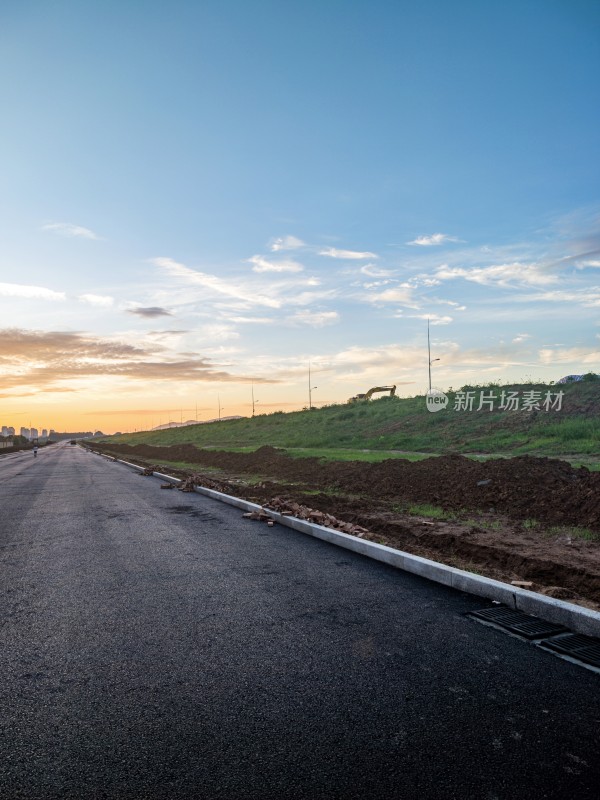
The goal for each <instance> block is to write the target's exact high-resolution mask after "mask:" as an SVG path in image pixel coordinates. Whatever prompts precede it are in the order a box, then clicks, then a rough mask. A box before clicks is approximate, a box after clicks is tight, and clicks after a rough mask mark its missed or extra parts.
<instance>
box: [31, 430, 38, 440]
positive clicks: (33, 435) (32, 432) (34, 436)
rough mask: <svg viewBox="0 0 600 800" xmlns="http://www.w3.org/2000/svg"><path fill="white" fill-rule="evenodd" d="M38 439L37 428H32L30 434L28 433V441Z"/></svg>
mask: <svg viewBox="0 0 600 800" xmlns="http://www.w3.org/2000/svg"><path fill="white" fill-rule="evenodd" d="M38 437H39V434H38V429H37V428H32V429H31V430H30V432H29V438H30V439H37V438H38Z"/></svg>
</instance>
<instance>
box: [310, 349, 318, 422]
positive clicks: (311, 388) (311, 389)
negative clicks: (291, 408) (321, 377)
mask: <svg viewBox="0 0 600 800" xmlns="http://www.w3.org/2000/svg"><path fill="white" fill-rule="evenodd" d="M311 383H312V381H311V379H310V361H309V362H308V410H309V411H312V391H313V389H318V388H319V387H318V386H311Z"/></svg>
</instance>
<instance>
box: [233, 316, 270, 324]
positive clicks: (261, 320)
mask: <svg viewBox="0 0 600 800" xmlns="http://www.w3.org/2000/svg"><path fill="white" fill-rule="evenodd" d="M229 321H230V322H235V323H236V324H240V325H272V324H273V323H274V322H275V319H273V317H229Z"/></svg>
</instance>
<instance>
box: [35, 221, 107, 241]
mask: <svg viewBox="0 0 600 800" xmlns="http://www.w3.org/2000/svg"><path fill="white" fill-rule="evenodd" d="M42 230H43V231H51V232H52V233H57V234H59V236H66V237H67V238H69V239H96V240H97V239H99V238H100V237H99V236H98V235H97V234H95V233H94V231H92V230H90V229H89V228H83V227H82V226H81V225H73V223H71V222H48V223H47V224H46V225H42Z"/></svg>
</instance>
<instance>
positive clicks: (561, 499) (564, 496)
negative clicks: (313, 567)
mask: <svg viewBox="0 0 600 800" xmlns="http://www.w3.org/2000/svg"><path fill="white" fill-rule="evenodd" d="M104 447H105V448H107V449H108V448H109V447H110V450H111V451H113V452H117V453H120V454H122V455H132V456H137V457H139V458H143V459H147V460H151V461H153V462H154V461H157V460H159V459H160V460H163V461H179V462H181V461H183V462H186V463H188V464H197V465H202V466H204V467H212V468H218V469H221V470H224V471H225V472H229V473H246V474H247V473H251V474H255V475H261V476H266V477H269V478H272V479H274V480H275V481H280V482H287V483H297V484H304V485H306V486H307V487H310V488H315V487H318V488H320V489H338V490H341V491H343V492H345V493H347V494H351V495H363V496H366V497H367V498H379V499H385V500H388V501H392V502H395V503H397V504H402V503H405V504H406V503H431V504H434V505H439V506H441V507H442V508H445V509H447V510H455V511H456V510H461V509H472V510H481V511H489V510H490V509H493V510H494V511H495V512H499V513H502V514H506V515H507V516H509V517H512V518H513V519H519V520H524V519H535V520H538V521H540V522H544V523H546V524H549V525H579V526H582V527H589V528H593V529H594V530H600V473H595V472H589V471H588V470H587V468H586V467H579V468H577V469H575V468H573V467H571V466H570V464H568V463H567V462H566V461H560V460H559V459H550V458H538V457H533V456H519V457H517V458H499V459H492V460H489V461H485V462H482V461H474V460H472V459H469V458H465V457H464V456H461V455H446V456H439V457H434V458H427V459H425V460H423V461H416V462H411V461H407V460H405V459H388V460H386V461H381V462H379V463H374V464H368V463H365V462H362V461H349V462H324V461H322V460H321V459H318V458H290V457H289V456H287V455H285V453H284V452H282V451H280V450H277V449H276V448H275V447H269V446H265V447H261V448H259V449H258V450H256V451H255V452H253V453H231V452H226V451H220V450H199V449H198V448H197V447H194V446H193V445H189V444H188V445H173V446H170V447H152V446H150V445H135V446H132V445H110V446H108V445H105V446H104Z"/></svg>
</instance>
